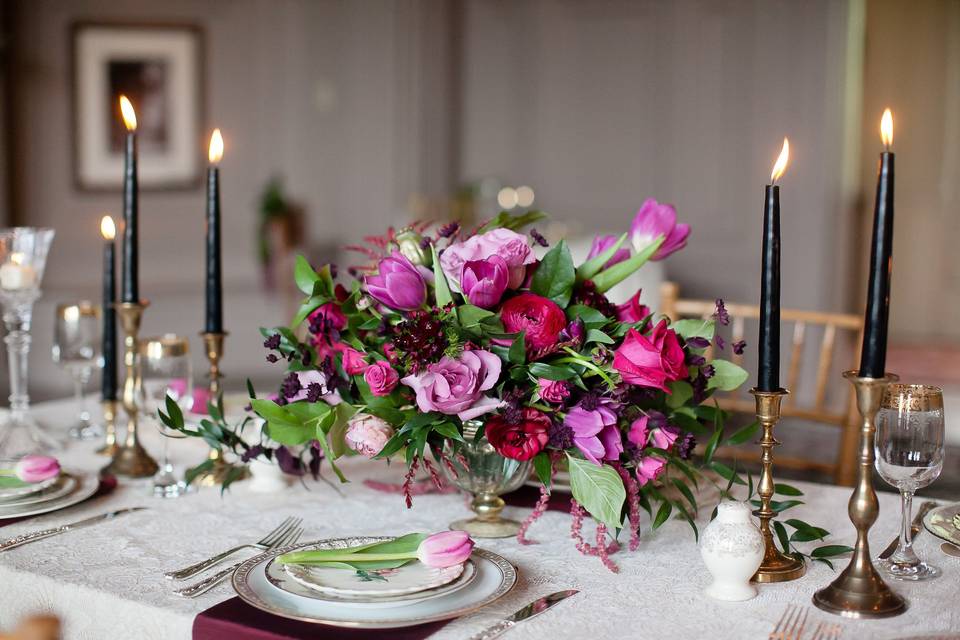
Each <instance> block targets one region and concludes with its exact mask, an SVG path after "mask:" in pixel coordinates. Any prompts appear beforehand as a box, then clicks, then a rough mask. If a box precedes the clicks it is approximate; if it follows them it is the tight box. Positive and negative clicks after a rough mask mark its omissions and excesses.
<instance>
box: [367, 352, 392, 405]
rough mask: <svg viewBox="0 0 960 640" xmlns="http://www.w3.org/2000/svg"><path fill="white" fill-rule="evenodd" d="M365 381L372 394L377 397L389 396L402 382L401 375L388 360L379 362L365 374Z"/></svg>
mask: <svg viewBox="0 0 960 640" xmlns="http://www.w3.org/2000/svg"><path fill="white" fill-rule="evenodd" d="M363 379H364V380H365V381H366V382H367V384H368V385H370V393H372V394H373V395H375V396H388V395H390V392H391V391H393V390H394V389H395V388H396V387H397V383H398V382H400V374H398V373H397V372H396V371H394V370H393V367H391V366H390V363H389V362H387V361H386V360H377V361H376V362H375V363H373V364H372V365H370V366H369V367H367V370H366V371H364V372H363Z"/></svg>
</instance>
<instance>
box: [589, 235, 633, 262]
mask: <svg viewBox="0 0 960 640" xmlns="http://www.w3.org/2000/svg"><path fill="white" fill-rule="evenodd" d="M619 239H620V238H618V237H617V236H594V238H593V244H592V245H590V253H588V254H587V260H590V259H591V258H596V257H597V256H598V255H600V254H601V253H603V252H604V251H607V250H608V249H610V247H612V246H613V245H615V244H617V240H619ZM629 258H630V248H629V247H625V246H622V245H621V246H620V248H619V249H617V250H616V251H615V252H614V253H613V256H611V257H610V259H609V260H607V263H606V264H605V265H603V268H604V269H608V268H610V267H612V266H613V265H615V264H617V263H618V262H623V261H624V260H628V259H629Z"/></svg>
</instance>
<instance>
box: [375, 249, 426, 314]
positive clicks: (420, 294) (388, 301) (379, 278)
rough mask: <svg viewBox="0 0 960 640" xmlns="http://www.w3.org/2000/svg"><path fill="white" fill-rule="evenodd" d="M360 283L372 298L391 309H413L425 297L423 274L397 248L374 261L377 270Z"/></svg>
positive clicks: (424, 299) (419, 304) (423, 300)
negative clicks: (378, 261)
mask: <svg viewBox="0 0 960 640" xmlns="http://www.w3.org/2000/svg"><path fill="white" fill-rule="evenodd" d="M363 285H364V287H365V288H366V290H367V293H369V294H370V295H371V296H372V297H373V298H374V299H376V300H377V302H380V303H381V304H385V305H386V306H388V307H390V308H392V309H401V310H403V311H412V310H414V309H419V308H420V307H422V306H423V303H424V302H426V300H427V283H426V280H424V277H423V274H422V273H420V271H419V270H418V269H417V267H415V266H414V265H413V263H412V262H410V261H409V260H408V259H407V258H406V256H404V255H403V254H402V253H400V252H399V251H394V252H393V253H392V254H391V255H390V256H389V257H387V258H384V259H383V260H381V261H380V264H379V265H377V273H376V274H374V275H370V276H365V277H364V278H363Z"/></svg>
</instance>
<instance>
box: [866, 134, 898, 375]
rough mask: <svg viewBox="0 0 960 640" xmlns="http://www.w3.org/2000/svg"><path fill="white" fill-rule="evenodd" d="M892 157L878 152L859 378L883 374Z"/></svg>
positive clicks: (890, 251) (890, 247) (890, 252)
mask: <svg viewBox="0 0 960 640" xmlns="http://www.w3.org/2000/svg"><path fill="white" fill-rule="evenodd" d="M893 159H894V156H893V153H892V152H890V151H884V152H883V153H881V154H880V170H879V175H878V176H877V199H876V201H875V202H874V206H873V238H872V239H871V242H870V276H869V277H870V282H869V285H868V288H867V310H866V315H865V317H864V325H863V347H862V350H861V351H860V377H862V378H882V377H883V376H884V375H885V373H886V365H887V327H888V326H889V315H890V272H891V268H892V266H893Z"/></svg>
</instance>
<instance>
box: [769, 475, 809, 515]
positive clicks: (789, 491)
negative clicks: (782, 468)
mask: <svg viewBox="0 0 960 640" xmlns="http://www.w3.org/2000/svg"><path fill="white" fill-rule="evenodd" d="M773 492H774V493H778V494H780V495H781V496H802V495H803V491H800V489H797V488H796V487H794V486H791V485H789V484H783V483H782V482H777V483H775V484H774V485H773ZM788 522H789V521H788Z"/></svg>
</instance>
